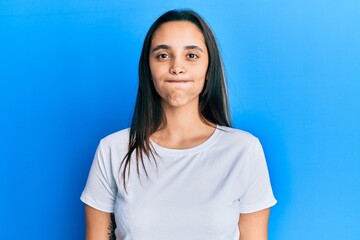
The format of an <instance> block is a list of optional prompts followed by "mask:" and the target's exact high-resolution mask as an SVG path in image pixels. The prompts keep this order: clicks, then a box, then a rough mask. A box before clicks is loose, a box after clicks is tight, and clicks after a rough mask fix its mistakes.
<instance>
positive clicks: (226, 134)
mask: <svg viewBox="0 0 360 240" xmlns="http://www.w3.org/2000/svg"><path fill="white" fill-rule="evenodd" d="M217 128H218V129H219V130H220V131H221V132H222V139H223V140H226V141H227V142H233V143H239V142H241V143H248V144H254V143H257V142H259V139H258V138H257V137H256V136H254V135H253V134H252V133H250V132H247V131H245V130H242V129H238V128H233V127H226V126H218V127H217Z"/></svg>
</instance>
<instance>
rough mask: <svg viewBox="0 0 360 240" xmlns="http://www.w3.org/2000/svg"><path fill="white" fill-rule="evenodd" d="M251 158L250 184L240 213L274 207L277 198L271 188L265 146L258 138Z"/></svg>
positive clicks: (242, 200)
mask: <svg viewBox="0 0 360 240" xmlns="http://www.w3.org/2000/svg"><path fill="white" fill-rule="evenodd" d="M253 149H254V150H253V151H254V152H253V155H252V156H253V159H251V164H250V166H251V167H250V169H249V170H250V171H249V179H248V186H247V188H246V191H245V193H244V194H243V195H242V197H241V198H240V200H239V201H240V202H239V204H240V213H251V212H256V211H260V210H262V209H266V208H269V207H272V206H274V205H275V204H276V202H277V201H276V199H275V197H274V195H273V191H272V188H271V183H270V177H269V172H268V168H267V164H266V160H265V155H264V151H263V148H262V146H261V144H260V142H259V140H258V139H256V142H255V145H254V148H253Z"/></svg>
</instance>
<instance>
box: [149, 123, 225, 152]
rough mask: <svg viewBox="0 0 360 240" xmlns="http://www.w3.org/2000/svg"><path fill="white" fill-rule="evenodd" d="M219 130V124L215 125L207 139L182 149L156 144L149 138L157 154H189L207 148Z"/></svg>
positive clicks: (218, 134) (216, 136)
mask: <svg viewBox="0 0 360 240" xmlns="http://www.w3.org/2000/svg"><path fill="white" fill-rule="evenodd" d="M221 132H222V131H221V130H220V129H219V126H218V125H216V128H215V131H214V132H213V134H212V135H211V136H210V137H209V138H208V139H206V140H205V141H204V142H202V143H200V144H199V145H196V146H194V147H191V148H184V149H174V148H167V147H163V146H160V145H158V144H157V143H156V142H155V141H153V140H152V139H151V138H150V143H151V145H152V146H153V147H154V149H155V151H156V152H157V153H158V154H170V155H189V154H194V153H197V152H201V151H203V150H205V149H207V148H208V147H209V146H211V145H212V144H213V143H214V142H215V141H216V140H217V138H218V137H219V136H220V135H221Z"/></svg>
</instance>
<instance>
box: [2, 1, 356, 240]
mask: <svg viewBox="0 0 360 240" xmlns="http://www.w3.org/2000/svg"><path fill="white" fill-rule="evenodd" d="M182 7H190V8H192V9H194V10H196V11H198V12H199V13H200V14H201V15H203V16H204V18H205V19H206V20H207V21H208V22H209V24H210V25H211V26H212V28H213V30H214V32H215V34H216V36H217V38H218V41H219V43H220V47H221V50H222V54H223V58H224V62H225V66H226V71H227V76H228V85H229V94H230V100H231V109H232V115H233V119H234V123H235V126H236V127H238V128H242V129H244V130H247V131H250V132H251V133H253V134H254V135H256V136H258V137H259V138H260V139H261V141H262V143H263V146H264V150H265V153H266V155H267V161H268V166H269V170H270V175H271V180H272V184H273V190H274V193H275V195H276V197H277V199H278V204H277V205H276V206H275V207H274V208H273V209H272V214H271V218H270V226H269V227H270V228H269V238H270V239H276V240H297V239H299V240H304V239H316V240H317V239H326V240H328V239H346V240H347V239H360V237H359V236H360V225H359V223H360V206H359V205H360V204H359V203H360V201H359V197H360V177H359V171H360V2H359V1H357V0H342V1H340V0H339V1H334V0H326V1H325V0H323V1H321V0H312V1H310V0H302V1H294V0H287V1H280V0H279V1H264V0H263V1H261V0H253V1H236V2H235V1H225V0H222V1H215V0H210V1H198V2H194V1H189V0H183V1H180V0H175V1H145V0H141V1H133V2H131V1H120V0H118V1H114V0H109V1H85V0H78V1H73V0H62V1H59V0H58V1H55V0H43V1H20V0H1V1H0V84H1V85H0V114H1V115H0V116H1V118H0V134H1V138H0V160H1V161H0V194H1V198H0V216H1V217H0V219H1V220H0V221H1V222H0V234H1V235H0V238H1V239H82V238H83V236H84V229H85V223H84V216H83V204H82V203H81V202H80V200H79V196H80V194H81V191H82V189H83V187H84V185H85V182H86V178H87V174H88V171H89V168H90V164H91V162H92V158H93V154H94V151H95V149H96V146H97V144H98V142H99V140H100V139H101V138H102V137H104V136H106V135H108V134H110V133H112V132H115V131H117V130H120V129H122V128H125V127H127V126H129V122H130V119H131V114H132V110H133V106H134V100H135V94H136V89H137V63H138V58H139V55H140V50H141V45H142V41H143V38H144V36H145V34H146V31H147V30H148V28H149V26H150V24H151V23H152V22H153V21H154V20H155V19H156V18H157V17H158V16H159V15H160V14H162V13H163V12H165V11H167V10H170V9H173V8H182Z"/></svg>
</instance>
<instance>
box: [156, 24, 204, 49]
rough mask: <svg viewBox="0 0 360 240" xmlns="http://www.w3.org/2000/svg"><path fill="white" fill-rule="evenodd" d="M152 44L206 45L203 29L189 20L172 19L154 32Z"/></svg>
mask: <svg viewBox="0 0 360 240" xmlns="http://www.w3.org/2000/svg"><path fill="white" fill-rule="evenodd" d="M151 44H152V45H157V44H167V45H188V44H198V45H205V38H204V35H203V34H202V32H201V30H200V29H199V28H198V27H197V26H196V25H195V24H194V23H191V22H188V21H172V22H166V23H163V24H162V25H160V27H159V28H158V29H157V30H156V31H155V32H154V35H153V38H152V41H151Z"/></svg>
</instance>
